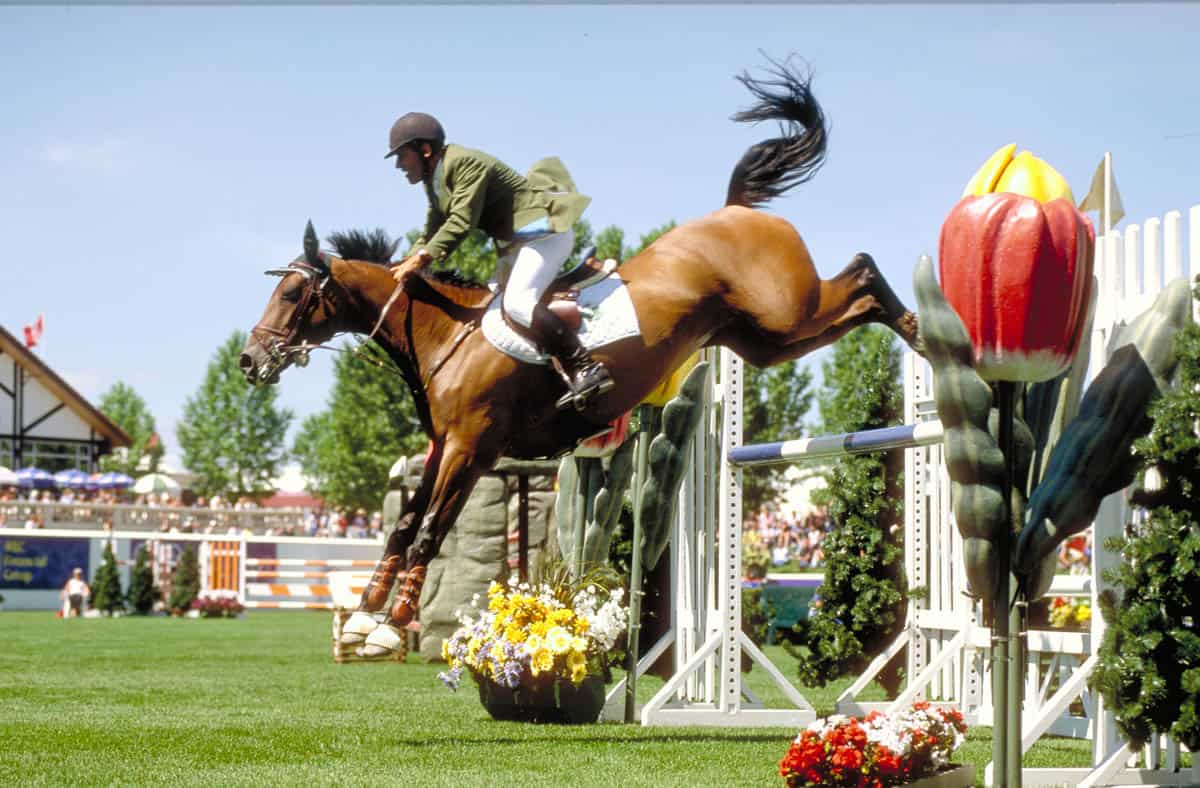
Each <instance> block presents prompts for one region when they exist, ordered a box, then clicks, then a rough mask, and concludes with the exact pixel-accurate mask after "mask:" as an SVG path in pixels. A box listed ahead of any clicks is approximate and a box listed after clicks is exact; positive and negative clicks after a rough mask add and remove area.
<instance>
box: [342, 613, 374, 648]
mask: <svg viewBox="0 0 1200 788" xmlns="http://www.w3.org/2000/svg"><path fill="white" fill-rule="evenodd" d="M378 626H379V622H378V621H376V620H375V616H373V615H371V614H370V613H368V612H366V611H365V610H355V611H354V612H353V613H352V614H351V615H350V618H348V619H346V623H345V624H343V625H342V645H344V646H356V645H358V644H359V643H362V642H363V641H364V640H366V639H367V635H369V634H371V633H372V632H374V631H375V629H376V628H377V627H378Z"/></svg>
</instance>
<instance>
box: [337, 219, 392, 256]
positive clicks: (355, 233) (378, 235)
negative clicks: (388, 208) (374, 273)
mask: <svg viewBox="0 0 1200 788" xmlns="http://www.w3.org/2000/svg"><path fill="white" fill-rule="evenodd" d="M325 240H326V241H328V242H329V245H330V246H332V247H333V251H334V252H335V253H336V254H337V256H338V257H340V258H342V259H343V260H365V261H367V262H369V263H390V262H391V261H392V256H393V255H394V254H396V247H397V246H399V245H400V239H398V238H397V239H396V240H394V241H393V240H392V239H391V238H390V237H389V236H388V234H387V230H384V229H383V228H382V227H376V228H375V229H374V230H371V231H370V232H367V231H365V230H346V231H345V232H342V231H340V230H339V231H338V232H335V233H330V234H329V237H328V238H326V239H325Z"/></svg>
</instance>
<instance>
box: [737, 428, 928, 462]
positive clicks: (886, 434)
mask: <svg viewBox="0 0 1200 788" xmlns="http://www.w3.org/2000/svg"><path fill="white" fill-rule="evenodd" d="M941 441H942V423H941V422H940V421H937V420H933V421H923V422H921V423H920V424H904V425H901V426H899V427H884V428H882V429H878V430H863V431H862V432H844V433H842V434H840V435H818V436H817V437H815V438H800V439H798V440H791V441H780V442H778V443H758V444H752V445H750V446H735V447H734V448H732V449H730V450H729V461H730V462H731V463H733V464H734V465H737V466H740V467H744V468H745V467H753V466H756V465H781V464H783V463H787V462H793V461H795V460H811V459H818V458H821V457H840V456H842V455H845V454H867V453H869V452H873V451H890V450H892V449H913V448H916V447H918V446H929V445H932V444H934V443H941Z"/></svg>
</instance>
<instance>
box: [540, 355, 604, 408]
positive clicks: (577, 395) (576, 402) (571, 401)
mask: <svg viewBox="0 0 1200 788" xmlns="http://www.w3.org/2000/svg"><path fill="white" fill-rule="evenodd" d="M596 370H598V371H599V372H600V373H602V376H601V377H600V379H599V380H595V381H593V382H592V383H591V384H590V385H588V386H586V387H584V388H581V389H576V388H575V387H574V385H570V386H569V391H567V393H566V394H564V395H562V396H561V397H559V398H558V402H556V403H555V404H554V406H555V407H556V408H558V409H559V410H566V409H567V408H568V407H570V406H572V405H573V406H574V407H575V410H578V411H584V410H587V407H588V406H589V405H590V404H591V403H592V399H593V398H594V397H598V396H600V395H601V394H604V393H605V392H608V391H611V390H612V389H613V388H614V387H615V386H616V385H617V382H616V381H615V380H613V379H612V375H610V374H609V372H608V370H607V369H606V368H605V367H604V365H602V364H598V363H594V362H593V364H592V365H591V366H590V367H588V368H587V369H586V370H583V371H588V372H594V371H596ZM573 383H574V381H572V384H573Z"/></svg>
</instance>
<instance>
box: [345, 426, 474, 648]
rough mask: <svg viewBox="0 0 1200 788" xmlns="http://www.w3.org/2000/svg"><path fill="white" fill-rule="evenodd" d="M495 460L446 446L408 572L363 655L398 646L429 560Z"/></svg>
mask: <svg viewBox="0 0 1200 788" xmlns="http://www.w3.org/2000/svg"><path fill="white" fill-rule="evenodd" d="M495 460H496V458H495V457H492V456H488V457H481V456H479V454H478V453H477V452H476V451H475V450H474V447H471V448H466V447H462V446H455V445H454V444H448V445H447V447H446V450H445V452H444V454H443V456H442V461H441V463H440V464H439V467H438V473H437V480H436V481H435V483H434V484H433V489H432V492H431V494H430V500H429V507H428V509H427V510H426V511H425V514H424V517H422V518H420V526H419V528H418V529H417V530H416V533H415V538H414V539H413V540H412V543H411V544H410V545H409V546H408V556H407V557H408V561H407V564H408V571H407V572H406V573H405V575H404V582H403V583H402V584H401V586H400V590H399V591H397V592H396V598H395V600H393V602H392V607H391V610H390V611H389V612H388V617H387V618H386V619H385V620H384V622H383V623H382V624H380V625H379V627H378V628H376V629H375V630H374V631H372V632H371V634H370V635H369V636H368V637H367V641H366V645H365V646H364V647H363V654H364V655H365V656H379V655H382V654H385V653H387V652H389V651H396V650H398V649H399V647H400V644H401V643H402V642H403V641H402V638H403V637H404V634H403V633H404V628H405V627H406V626H408V624H409V623H410V622H412V620H413V618H414V617H415V616H416V614H417V610H418V608H419V606H420V599H421V587H422V586H423V585H424V584H425V573H426V571H427V569H428V567H429V562H430V561H432V560H433V558H434V557H435V556H436V555H437V553H438V549H439V548H440V547H441V545H442V541H443V540H444V539H445V538H446V534H448V533H449V532H450V528H451V527H453V525H454V521H455V520H456V519H457V518H458V515H459V513H460V512H461V511H462V508H463V505H464V504H466V502H467V498H468V497H469V496H470V495H471V490H472V489H474V487H475V483H476V482H477V481H479V477H480V476H482V475H483V473H484V472H485V471H487V469H488V468H490V467H491V465H492V463H493V462H494V461H495Z"/></svg>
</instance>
